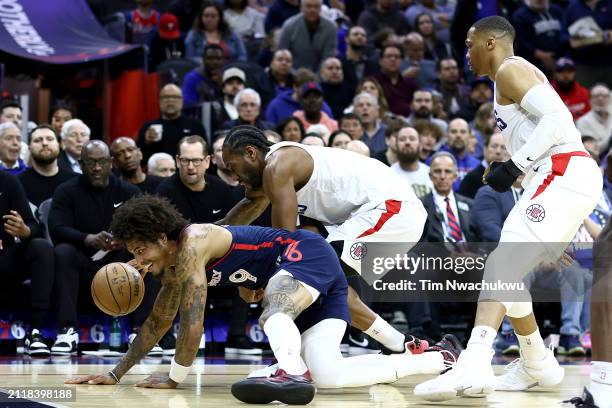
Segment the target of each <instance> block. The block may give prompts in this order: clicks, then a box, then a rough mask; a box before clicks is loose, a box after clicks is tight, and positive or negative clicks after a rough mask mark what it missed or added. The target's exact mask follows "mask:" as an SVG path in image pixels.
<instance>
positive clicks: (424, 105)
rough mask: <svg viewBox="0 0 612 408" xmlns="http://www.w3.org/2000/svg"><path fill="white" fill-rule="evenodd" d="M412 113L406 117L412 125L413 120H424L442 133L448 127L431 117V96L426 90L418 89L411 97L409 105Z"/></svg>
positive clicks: (443, 122) (440, 120) (441, 121)
mask: <svg viewBox="0 0 612 408" xmlns="http://www.w3.org/2000/svg"><path fill="white" fill-rule="evenodd" d="M410 109H411V111H412V113H411V114H410V116H409V117H408V123H409V124H411V125H412V124H414V121H415V120H418V119H424V120H427V121H429V122H431V123H433V124H434V125H436V126H438V127H439V128H440V130H441V131H442V132H446V130H447V127H448V125H447V124H446V122H445V121H443V120H442V119H438V118H434V116H433V94H432V93H431V91H430V90H428V89H419V90H418V91H416V92H415V93H414V95H413V97H412V103H411V104H410Z"/></svg>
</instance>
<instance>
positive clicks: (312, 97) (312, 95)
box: [293, 82, 338, 133]
mask: <svg viewBox="0 0 612 408" xmlns="http://www.w3.org/2000/svg"><path fill="white" fill-rule="evenodd" d="M301 95H302V97H301V100H302V107H303V108H304V110H300V111H296V112H294V113H293V116H295V117H296V118H298V119H299V120H300V122H302V125H303V126H304V129H308V128H309V127H310V126H312V125H316V124H319V123H320V124H322V125H325V127H326V128H327V130H329V132H330V133H331V132H333V131H334V130H337V129H338V122H336V121H335V120H333V119H332V118H330V117H329V115H328V114H327V113H325V112H324V111H323V91H322V90H321V86H320V85H319V84H317V83H316V82H308V83H307V84H304V86H302V92H301Z"/></svg>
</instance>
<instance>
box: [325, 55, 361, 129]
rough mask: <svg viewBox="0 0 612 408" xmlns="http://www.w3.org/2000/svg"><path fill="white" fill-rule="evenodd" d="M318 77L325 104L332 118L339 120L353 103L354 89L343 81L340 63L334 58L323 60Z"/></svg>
mask: <svg viewBox="0 0 612 408" xmlns="http://www.w3.org/2000/svg"><path fill="white" fill-rule="evenodd" d="M319 75H320V76H321V88H322V89H323V96H324V98H325V102H327V103H328V104H329V107H330V108H331V110H332V113H333V114H334V118H339V117H340V116H342V113H343V112H344V109H346V108H347V107H348V106H349V105H350V104H351V102H352V101H353V96H354V95H355V88H354V87H353V85H351V84H349V83H348V82H346V81H345V80H344V71H343V69H342V63H341V62H340V60H339V59H338V58H336V57H329V58H326V59H325V60H323V63H322V64H321V69H320V72H319Z"/></svg>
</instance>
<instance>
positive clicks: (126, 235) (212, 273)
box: [67, 195, 458, 404]
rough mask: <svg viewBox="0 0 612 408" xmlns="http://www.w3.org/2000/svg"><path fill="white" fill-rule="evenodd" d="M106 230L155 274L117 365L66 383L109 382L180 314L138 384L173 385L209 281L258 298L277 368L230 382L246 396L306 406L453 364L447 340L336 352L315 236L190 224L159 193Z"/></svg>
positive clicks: (327, 261) (338, 271)
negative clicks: (325, 396) (158, 364)
mask: <svg viewBox="0 0 612 408" xmlns="http://www.w3.org/2000/svg"><path fill="white" fill-rule="evenodd" d="M111 230H112V231H113V236H114V237H115V238H116V239H117V240H118V241H120V242H122V243H124V244H125V245H126V247H127V249H128V250H129V251H130V252H131V253H132V254H133V255H134V258H135V262H134V264H136V265H138V266H139V268H140V270H141V273H144V274H146V273H151V274H153V275H154V276H156V277H159V278H160V279H161V281H162V288H161V290H160V292H159V294H158V296H157V299H156V302H155V306H154V308H153V311H152V313H151V315H150V316H149V317H148V318H147V320H146V321H145V323H144V324H143V325H142V327H141V330H140V332H139V334H138V336H136V339H135V340H134V342H133V343H132V345H131V346H130V348H129V350H128V352H127V353H126V355H125V356H124V357H123V358H122V359H121V361H120V362H119V364H117V366H116V367H114V368H113V369H112V370H111V371H110V372H108V373H107V374H102V375H88V376H84V377H80V378H76V379H73V380H68V381H67V383H69V384H79V383H89V384H116V383H118V382H119V380H120V379H121V377H123V375H124V374H125V373H126V372H127V371H128V370H129V369H130V368H131V367H132V366H133V365H134V364H136V363H137V362H138V361H139V360H140V359H141V358H142V357H144V356H145V355H146V354H147V352H148V351H149V350H150V349H151V348H152V347H153V346H154V345H155V344H156V343H157V341H158V340H159V338H160V337H161V336H162V335H163V334H164V333H165V332H166V331H167V330H168V328H169V327H170V326H171V325H172V322H173V321H174V318H175V316H176V313H177V311H180V329H179V335H178V339H177V344H176V355H175V356H174V359H173V360H172V366H171V368H170V372H169V373H156V374H153V375H151V376H149V377H148V378H147V379H145V380H144V381H143V382H141V383H139V384H137V386H141V387H149V388H175V387H176V386H177V385H178V384H179V383H181V382H183V381H184V380H185V378H186V377H187V375H188V373H189V371H190V367H191V365H192V363H193V361H194V359H195V357H196V353H197V350H198V345H199V343H200V337H201V336H202V328H203V323H204V311H205V309H206V308H205V305H206V295H207V288H208V286H218V285H234V286H238V287H244V288H249V289H252V290H253V291H254V292H255V293H257V294H258V297H260V298H262V305H263V313H262V315H261V318H260V324H261V326H262V327H263V329H264V332H265V333H266V335H267V336H268V339H269V341H270V346H271V348H272V351H273V352H274V356H275V357H276V359H277V360H278V365H277V367H278V368H277V370H276V371H275V372H274V373H271V375H270V376H267V377H256V378H248V379H245V380H243V381H240V382H238V383H236V384H234V385H233V386H232V394H233V395H234V396H235V397H236V398H238V399H240V400H241V401H243V402H247V403H268V402H272V401H275V400H278V401H281V402H283V403H287V404H307V403H309V402H310V401H311V400H312V399H313V397H314V395H315V391H316V388H315V385H316V386H318V387H323V388H338V387H359V386H365V385H371V384H376V383H389V382H393V381H396V380H397V379H399V378H401V377H404V376H406V375H410V374H424V373H430V374H433V373H439V372H441V371H442V370H444V369H445V367H446V366H447V365H449V364H452V363H454V362H455V360H456V357H457V355H458V352H457V350H455V349H453V344H452V343H451V342H449V341H446V340H444V339H443V340H442V341H441V342H439V343H437V345H436V346H434V347H432V348H431V349H430V352H425V353H421V354H415V355H411V354H409V353H403V354H393V355H382V354H378V355H363V356H357V357H350V358H343V357H342V354H341V352H340V341H341V339H342V336H343V334H344V331H345V329H346V323H347V322H349V321H350V318H349V311H348V304H347V287H348V285H347V282H346V278H345V276H344V273H343V271H342V268H341V266H340V263H339V261H338V258H337V256H336V253H335V252H334V249H333V248H332V247H331V246H330V245H329V244H328V243H327V242H326V241H325V239H323V238H322V237H321V236H320V235H318V234H314V233H312V232H309V231H306V230H299V231H295V232H289V231H286V230H279V229H273V228H262V227H251V226H242V227H220V226H216V225H212V224H188V223H187V221H186V220H185V219H183V217H182V216H181V215H180V213H179V212H178V211H177V210H176V209H175V208H174V206H172V205H171V204H170V202H169V201H167V199H165V198H161V197H157V196H148V195H145V196H141V197H137V198H134V199H130V200H129V201H127V202H125V203H124V204H123V205H122V206H121V207H119V208H118V209H117V211H115V214H114V216H113V221H112V224H111Z"/></svg>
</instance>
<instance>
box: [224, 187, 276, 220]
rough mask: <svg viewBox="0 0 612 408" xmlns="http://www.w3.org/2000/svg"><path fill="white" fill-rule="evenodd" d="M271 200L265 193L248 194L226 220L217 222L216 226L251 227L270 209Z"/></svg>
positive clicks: (228, 214)
mask: <svg viewBox="0 0 612 408" xmlns="http://www.w3.org/2000/svg"><path fill="white" fill-rule="evenodd" d="M269 204H270V200H268V197H266V196H265V194H263V192H247V194H246V197H245V198H243V199H242V200H240V201H239V202H238V203H237V204H236V205H235V206H234V207H232V209H231V210H229V211H228V213H227V214H226V215H225V218H222V219H220V220H219V221H217V222H215V224H216V225H249V224H251V223H252V222H253V221H255V220H256V219H257V217H259V216H260V215H261V214H262V213H263V212H264V211H265V210H266V208H267V207H268V205H269Z"/></svg>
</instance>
